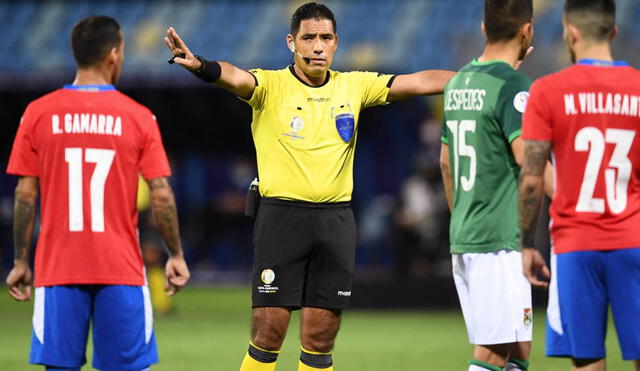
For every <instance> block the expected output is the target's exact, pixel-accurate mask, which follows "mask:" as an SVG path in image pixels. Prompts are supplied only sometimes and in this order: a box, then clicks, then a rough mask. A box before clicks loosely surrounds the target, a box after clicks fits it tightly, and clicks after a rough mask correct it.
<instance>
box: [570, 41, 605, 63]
mask: <svg viewBox="0 0 640 371" xmlns="http://www.w3.org/2000/svg"><path fill="white" fill-rule="evenodd" d="M575 55H576V60H577V61H579V60H581V59H597V60H600V61H609V62H612V61H613V54H612V53H611V45H609V43H598V44H593V43H588V44H586V43H585V44H577V45H576V47H575Z"/></svg>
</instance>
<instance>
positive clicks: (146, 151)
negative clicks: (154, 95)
mask: <svg viewBox="0 0 640 371" xmlns="http://www.w3.org/2000/svg"><path fill="white" fill-rule="evenodd" d="M142 119H143V120H144V122H142V123H141V127H142V128H144V138H145V139H144V141H145V142H144V145H143V147H142V154H141V156H140V173H141V174H142V177H143V178H145V179H147V180H149V179H153V178H160V177H167V176H170V175H171V168H170V167H169V161H168V160H167V154H166V152H165V150H164V146H163V145H162V137H161V136H160V129H159V128H158V123H157V122H156V117H155V116H153V115H152V114H151V113H148V114H143V115H142Z"/></svg>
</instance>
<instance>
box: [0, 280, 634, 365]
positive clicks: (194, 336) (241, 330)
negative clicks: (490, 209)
mask: <svg viewBox="0 0 640 371" xmlns="http://www.w3.org/2000/svg"><path fill="white" fill-rule="evenodd" d="M174 304H175V307H176V312H175V314H173V315H172V316H169V317H165V318H157V319H156V324H155V325H156V326H155V328H156V337H157V340H158V347H159V352H160V363H159V364H158V365H157V366H155V367H153V370H154V371H169V370H170V371H217V370H221V371H230V370H231V371H232V370H237V369H238V368H239V365H240V362H241V360H242V358H243V356H244V353H245V351H246V347H247V343H248V340H249V330H248V329H249V319H250V310H249V290H248V289H246V288H240V289H239V288H193V287H192V288H188V289H186V290H184V291H183V292H181V293H180V294H179V295H178V296H176V298H175V301H174ZM31 311H32V304H31V303H29V304H24V303H16V302H14V301H13V300H11V299H10V298H9V295H8V294H6V291H5V293H2V295H0V370H11V371H20V370H38V369H41V368H38V367H36V366H29V365H27V358H28V354H29V344H30V336H31ZM536 315H537V317H536V321H535V325H534V339H535V341H534V349H533V354H532V357H531V358H532V359H531V365H532V366H531V370H532V371H534V370H544V371H555V370H568V369H569V367H568V361H567V360H562V359H560V360H558V359H549V358H546V357H544V354H543V352H544V344H543V339H544V319H543V318H542V316H543V311H542V310H538V311H537V312H536ZM298 318H299V317H298V315H297V314H296V315H295V316H294V317H293V319H292V326H291V328H290V331H289V337H288V338H287V340H286V342H285V345H284V348H283V350H282V353H281V355H280V358H279V361H278V371H295V370H296V369H297V358H298V354H299V343H298V339H297V333H298V323H297V322H298ZM610 334H611V335H610V336H609V339H608V349H609V369H610V370H615V371H618V370H631V369H632V366H631V365H630V364H629V363H623V362H622V361H621V360H620V359H621V356H620V351H619V349H618V347H617V340H616V339H615V336H614V331H610ZM470 353H471V346H470V345H469V344H468V343H467V338H466V332H465V328H464V324H463V321H462V316H461V315H460V313H459V312H458V311H457V310H451V311H349V312H346V313H345V316H344V320H343V324H342V329H341V331H340V334H339V336H338V340H337V345H336V350H335V352H334V361H335V367H336V369H337V370H345V371H346V370H349V371H360V370H366V371H378V370H380V371H383V370H384V371H390V370H391V371H396V370H402V371H411V370H416V371H423V370H434V371H449V370H451V371H462V370H466V369H467V365H466V364H467V361H468V359H469V356H470ZM87 357H88V359H91V358H90V351H89V352H88V355H87ZM84 370H93V368H90V367H85V368H84Z"/></svg>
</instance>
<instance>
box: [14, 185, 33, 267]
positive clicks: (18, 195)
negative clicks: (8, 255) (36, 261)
mask: <svg viewBox="0 0 640 371" xmlns="http://www.w3.org/2000/svg"><path fill="white" fill-rule="evenodd" d="M26 182H29V180H25V178H21V180H20V182H19V183H18V187H16V191H15V203H14V210H13V241H14V242H13V248H14V261H21V262H28V261H29V253H30V247H31V239H32V238H33V228H34V225H35V220H36V201H37V198H38V192H37V190H36V189H34V187H33V186H31V185H29V184H26V185H25V183H26ZM36 184H37V183H36Z"/></svg>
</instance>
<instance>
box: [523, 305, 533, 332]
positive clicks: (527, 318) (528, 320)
mask: <svg viewBox="0 0 640 371" xmlns="http://www.w3.org/2000/svg"><path fill="white" fill-rule="evenodd" d="M532 323H533V311H532V310H531V308H524V327H526V328H529V327H531V324H532Z"/></svg>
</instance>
